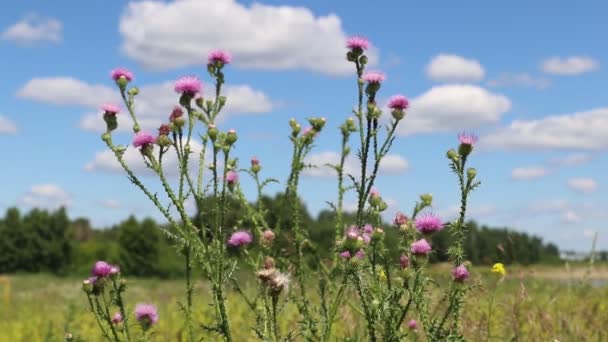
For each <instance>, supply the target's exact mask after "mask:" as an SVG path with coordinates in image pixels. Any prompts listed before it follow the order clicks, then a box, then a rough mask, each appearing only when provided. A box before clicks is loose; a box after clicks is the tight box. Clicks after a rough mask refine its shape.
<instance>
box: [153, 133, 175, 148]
mask: <svg viewBox="0 0 608 342" xmlns="http://www.w3.org/2000/svg"><path fill="white" fill-rule="evenodd" d="M156 144H157V145H158V146H163V147H166V146H171V144H172V142H171V139H169V137H168V136H166V135H159V136H158V138H156Z"/></svg>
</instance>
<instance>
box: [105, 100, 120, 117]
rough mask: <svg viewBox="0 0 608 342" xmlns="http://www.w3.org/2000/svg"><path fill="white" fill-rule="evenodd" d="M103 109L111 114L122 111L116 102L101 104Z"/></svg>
mask: <svg viewBox="0 0 608 342" xmlns="http://www.w3.org/2000/svg"><path fill="white" fill-rule="evenodd" d="M101 110H103V112H104V113H105V114H109V115H116V114H118V113H120V107H118V106H117V105H115V104H111V103H106V104H104V105H103V106H101Z"/></svg>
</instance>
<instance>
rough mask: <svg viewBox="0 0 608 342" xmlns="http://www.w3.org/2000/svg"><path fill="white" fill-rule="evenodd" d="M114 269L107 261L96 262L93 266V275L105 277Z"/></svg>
mask: <svg viewBox="0 0 608 342" xmlns="http://www.w3.org/2000/svg"><path fill="white" fill-rule="evenodd" d="M111 270H112V265H110V264H108V263H107V262H105V261H101V260H100V261H98V262H96V263H95V265H94V266H93V269H92V270H91V275H93V276H95V277H99V278H103V277H106V276H108V275H109V274H110V272H111Z"/></svg>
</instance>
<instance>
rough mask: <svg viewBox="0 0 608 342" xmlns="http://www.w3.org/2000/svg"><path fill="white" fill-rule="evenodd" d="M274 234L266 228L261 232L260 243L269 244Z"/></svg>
mask: <svg viewBox="0 0 608 342" xmlns="http://www.w3.org/2000/svg"><path fill="white" fill-rule="evenodd" d="M274 237H275V234H274V232H273V231H272V230H270V229H266V230H265V231H263V232H262V243H263V244H264V245H271V244H272V242H273V241H274Z"/></svg>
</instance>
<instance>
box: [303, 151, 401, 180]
mask: <svg viewBox="0 0 608 342" xmlns="http://www.w3.org/2000/svg"><path fill="white" fill-rule="evenodd" d="M304 162H305V163H306V164H310V165H314V166H315V167H312V168H307V169H305V170H304V172H303V174H304V175H306V176H310V177H322V178H333V177H336V171H335V170H334V169H333V168H331V167H329V166H327V165H326V164H332V165H337V164H339V163H340V154H338V153H337V152H333V151H325V152H319V153H313V154H311V155H309V156H308V157H307V158H306V160H305V161H304ZM408 167H409V163H408V161H407V160H405V158H403V157H401V156H399V155H396V154H388V155H386V156H385V157H384V158H383V159H382V161H381V162H380V166H379V168H378V173H381V174H384V175H391V174H392V175H395V174H401V173H403V172H405V171H406V170H407V169H408ZM344 173H345V174H351V175H353V176H358V175H359V173H360V169H359V161H358V159H356V158H355V157H351V156H349V157H347V158H346V160H345V162H344Z"/></svg>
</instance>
